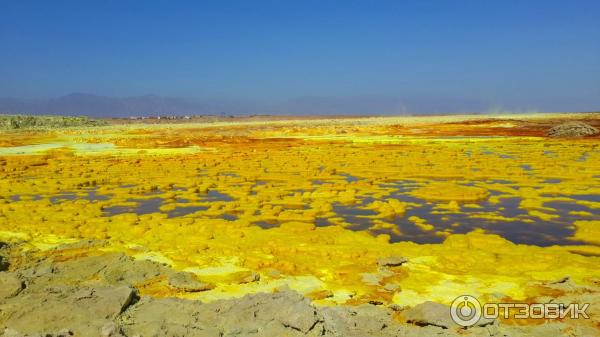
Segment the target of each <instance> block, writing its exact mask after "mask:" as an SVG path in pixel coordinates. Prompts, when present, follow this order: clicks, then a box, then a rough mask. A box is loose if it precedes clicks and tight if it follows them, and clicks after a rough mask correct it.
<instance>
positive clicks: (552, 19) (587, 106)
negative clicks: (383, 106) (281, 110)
mask: <svg viewBox="0 0 600 337" xmlns="http://www.w3.org/2000/svg"><path fill="white" fill-rule="evenodd" d="M599 13H600V1H585V0H578V1H568V0H565V1H510V0H503V1H475V0H473V1H460V0H457V1H327V0H320V1H284V0H280V1H260V0H256V1H210V2H208V1H129V0H121V1H60V0H58V1H26V0H13V1H9V0H4V1H1V2H0V96H3V97H20V98H41V97H54V96H60V95H65V94H68V93H71V92H86V93H93V94H98V95H107V96H130V95H145V94H150V93H151V94H157V95H164V96H176V97H190V98H198V99H204V98H214V97H220V98H223V97H231V98H236V99H249V100H257V101H282V100H287V99H291V98H295V97H303V96H319V97H321V96H324V97H401V98H409V99H413V100H414V99H417V100H419V99H420V100H427V99H430V98H431V99H432V100H435V99H442V100H448V99H450V100H459V101H461V100H471V101H478V102H484V103H485V105H486V106H489V108H490V109H493V108H507V109H542V110H566V109H571V110H600V20H598V14H599Z"/></svg>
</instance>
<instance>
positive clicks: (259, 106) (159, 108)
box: [0, 93, 532, 118]
mask: <svg viewBox="0 0 600 337" xmlns="http://www.w3.org/2000/svg"><path fill="white" fill-rule="evenodd" d="M500 110H502V109H494V108H493V105H492V104H490V103H488V102H484V101H478V100H470V99H460V98H449V97H409V98H399V97H391V96H351V97H336V96H302V97H296V98H292V99H289V100H286V101H283V102H276V103H273V102H261V101H254V100H244V99H232V98H222V99H198V100H194V99H187V98H178V97H166V96H158V95H144V96H130V97H109V96H100V95H94V94H87V93H73V94H69V95H66V96H61V97H58V98H51V99H31V100H25V99H15V98H1V97H0V113H2V114H35V115H67V116H89V117H96V118H98V117H128V116H156V115H161V116H167V115H179V116H183V115H222V114H226V115H252V114H274V115H402V114H432V113H440V114H441V113H482V112H491V111H500ZM511 110H512V111H521V112H523V109H518V108H516V109H515V108H513V109H511ZM528 110H532V109H528ZM504 111H506V109H504Z"/></svg>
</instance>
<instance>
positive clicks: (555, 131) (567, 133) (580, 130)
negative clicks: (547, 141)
mask: <svg viewBox="0 0 600 337" xmlns="http://www.w3.org/2000/svg"><path fill="white" fill-rule="evenodd" d="M598 133H600V131H598V129H596V128H595V127H593V126H591V125H589V124H586V123H582V122H567V123H563V124H560V125H557V126H555V127H553V128H551V129H550V130H549V131H548V136H549V137H583V136H593V135H597V134H598Z"/></svg>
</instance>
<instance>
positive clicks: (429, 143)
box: [0, 113, 600, 337]
mask: <svg viewBox="0 0 600 337" xmlns="http://www.w3.org/2000/svg"><path fill="white" fill-rule="evenodd" d="M121 122H123V121H121ZM121 122H119V121H112V122H111V123H109V124H108V125H99V126H82V127H70V128H63V129H58V128H54V129H52V128H35V129H27V128H23V129H18V130H10V129H5V130H3V131H0V178H1V179H0V270H4V271H2V272H0V336H4V337H8V336H24V335H27V336H70V335H74V336H96V335H98V336H130V337H132V336H248V335H256V336H302V335H309V336H455V335H456V336H521V335H527V336H595V335H600V271H599V268H598V266H600V135H598V134H596V135H588V136H577V135H573V134H569V132H562V131H563V129H554V130H553V131H552V132H550V130H551V129H552V128H553V127H555V126H557V125H562V124H564V123H574V122H578V123H585V125H586V127H589V129H590V130H592V129H593V128H594V127H595V128H599V127H600V114H599V113H587V114H529V115H517V114H515V115H469V116H429V117H360V118H350V117H344V118H325V117H323V118H292V117H288V118H277V119H275V118H273V119H269V118H266V117H257V118H241V119H236V118H232V119H230V120H227V119H224V120H214V121H208V120H207V121H194V120H192V121H191V122H187V123H164V124H151V123H147V122H144V123H143V124H142V123H134V122H132V121H127V123H122V124H121ZM569 125H571V126H569ZM578 125H579V124H575V127H573V124H567V127H566V129H567V131H569V130H571V129H573V128H578V127H579V126H578ZM569 128H571V129H569ZM580 129H582V130H583V127H581V128H580ZM549 132H550V136H549ZM551 136H552V137H551ZM467 294H468V295H473V296H475V297H477V298H478V299H479V301H480V302H481V303H488V302H494V303H513V302H516V303H523V302H524V303H548V302H556V303H565V304H568V303H590V306H589V309H588V310H587V313H588V314H589V319H582V318H580V319H568V318H565V319H560V320H558V319H554V320H548V319H527V320H522V319H516V318H514V317H512V316H511V317H508V318H499V319H496V320H483V319H482V320H480V321H479V323H478V324H476V325H474V326H472V327H469V328H466V329H465V328H462V327H460V326H459V325H457V324H456V323H454V322H453V321H452V320H451V319H450V309H449V305H450V304H451V302H452V301H453V300H454V299H455V298H457V297H458V296H461V295H467Z"/></svg>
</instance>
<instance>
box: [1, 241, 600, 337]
mask: <svg viewBox="0 0 600 337" xmlns="http://www.w3.org/2000/svg"><path fill="white" fill-rule="evenodd" d="M79 248H80V247H77V246H71V247H61V248H59V249H58V250H57V252H50V253H48V252H46V253H45V254H42V255H40V254H38V253H36V252H35V251H33V252H27V253H22V254H21V255H18V254H17V255H15V254H12V255H10V254H9V255H10V256H12V257H14V256H16V257H17V259H16V261H14V262H15V263H13V264H11V265H10V267H9V269H8V271H2V272H0V337H22V336H36V337H39V336H44V337H58V336H65V337H66V336H86V337H87V336H102V337H134V336H140V337H159V336H160V337H162V336H164V337H175V336H215V337H222V336H330V337H347V336H350V337H352V336H356V337H364V336H381V337H388V336H389V337H391V336H423V337H425V336H523V335H526V336H534V337H535V336H540V337H542V336H543V337H547V336H593V335H594V334H595V333H596V331H597V330H596V329H595V328H593V325H581V326H579V325H576V326H574V325H567V324H565V323H564V322H557V323H552V324H550V323H548V324H542V325H532V326H506V325H502V324H500V323H499V322H498V321H494V322H489V323H486V324H485V325H483V324H480V325H479V326H475V327H472V328H469V329H461V328H459V327H457V326H456V325H455V324H453V323H452V322H451V321H450V318H449V313H448V310H447V309H448V308H447V306H444V305H442V304H439V303H433V302H426V303H423V304H420V305H417V306H415V307H413V308H396V307H385V306H381V305H377V306H376V305H366V304H365V305H360V306H346V305H339V306H318V305H315V304H314V303H312V302H311V300H310V299H308V298H306V297H304V296H303V295H301V294H299V293H297V292H294V291H292V290H290V289H285V288H284V289H282V290H280V291H276V292H272V293H257V294H249V295H246V296H243V297H240V298H234V299H228V300H218V301H214V302H210V303H203V302H200V301H196V300H188V299H182V298H174V297H170V298H169V297H161V298H159V297H152V296H140V295H139V290H138V289H137V288H136V285H138V284H143V283H144V282H147V281H148V280H150V279H156V278H158V279H161V278H162V279H165V280H167V281H165V282H166V283H165V286H166V287H175V288H178V289H179V288H181V289H182V290H181V291H189V292H195V291H203V288H204V287H207V285H205V284H203V283H202V282H201V280H198V279H196V277H195V276H192V275H191V274H188V273H182V272H177V271H175V270H173V269H171V268H169V267H166V266H164V265H161V264H159V263H157V262H153V261H148V260H135V259H133V258H131V257H129V256H127V255H125V254H122V253H106V252H104V253H100V254H96V255H85V254H80V251H79V250H78V249H79ZM9 255H6V256H9ZM9 262H13V261H12V260H11V261H9ZM548 287H552V288H553V289H554V288H556V289H557V290H562V291H564V292H565V293H567V292H575V293H578V294H580V295H578V296H580V297H583V298H582V300H586V301H590V302H592V303H597V302H599V299H597V298H595V297H594V296H597V295H596V294H597V292H595V291H589V289H581V288H578V286H577V285H575V284H572V283H570V282H568V280H567V281H565V282H561V283H556V284H550V285H548ZM592 297H594V298H592ZM560 300H561V301H565V302H566V301H569V300H572V298H570V297H564V298H560ZM592 313H593V314H594V315H595V316H597V310H595V309H594V310H593V311H592Z"/></svg>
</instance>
